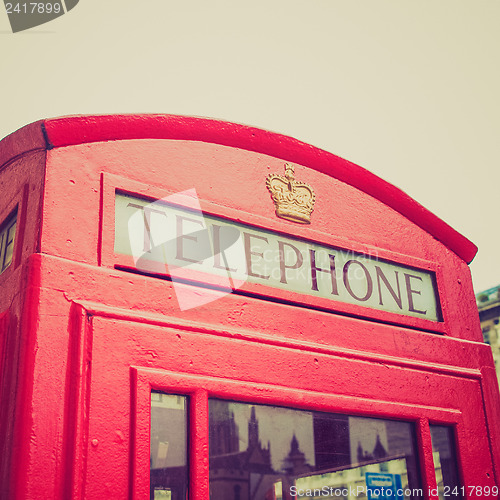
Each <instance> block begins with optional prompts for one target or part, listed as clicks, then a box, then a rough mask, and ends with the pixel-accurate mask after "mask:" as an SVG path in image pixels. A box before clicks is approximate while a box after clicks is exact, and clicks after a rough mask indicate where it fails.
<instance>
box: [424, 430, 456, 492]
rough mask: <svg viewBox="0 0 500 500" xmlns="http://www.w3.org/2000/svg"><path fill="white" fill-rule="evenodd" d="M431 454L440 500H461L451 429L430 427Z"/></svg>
mask: <svg viewBox="0 0 500 500" xmlns="http://www.w3.org/2000/svg"><path fill="white" fill-rule="evenodd" d="M430 428H431V439H432V454H433V457H434V470H435V472H436V483H437V485H438V494H439V498H440V500H445V499H448V498H449V499H462V492H461V489H460V481H459V480H458V467H457V459H456V454H455V445H454V444H455V443H454V438H453V428H452V427H447V426H444V425H431V426H430Z"/></svg>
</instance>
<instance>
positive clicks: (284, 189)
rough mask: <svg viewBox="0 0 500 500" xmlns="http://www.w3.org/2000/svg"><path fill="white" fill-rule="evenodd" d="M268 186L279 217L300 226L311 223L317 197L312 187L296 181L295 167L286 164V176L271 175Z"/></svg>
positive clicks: (267, 180)
mask: <svg viewBox="0 0 500 500" xmlns="http://www.w3.org/2000/svg"><path fill="white" fill-rule="evenodd" d="M266 186H267V189H269V192H270V193H271V197H272V199H273V201H274V205H275V208H276V215H277V216H278V217H281V218H282V219H286V220H290V221H292V222H298V223H299V224H310V223H311V212H312V211H313V209H314V201H315V198H316V195H315V194H314V191H313V189H312V187H311V186H309V185H308V184H305V183H304V182H298V181H296V180H295V176H294V166H293V165H291V164H290V163H285V175H284V176H283V175H278V174H269V175H268V176H267V179H266Z"/></svg>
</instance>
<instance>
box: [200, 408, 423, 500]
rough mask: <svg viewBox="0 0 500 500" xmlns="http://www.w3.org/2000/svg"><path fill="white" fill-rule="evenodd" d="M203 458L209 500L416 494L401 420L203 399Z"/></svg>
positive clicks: (409, 443)
mask: <svg viewBox="0 0 500 500" xmlns="http://www.w3.org/2000/svg"><path fill="white" fill-rule="evenodd" d="M209 456H210V498H211V499H212V500H250V499H252V500H289V499H290V500H291V499H292V498H293V499H295V498H296V497H297V498H314V497H316V498H317V497H318V496H321V498H336V499H346V500H347V499H350V498H356V499H358V500H363V499H367V498H375V497H376V495H377V493H378V498H379V499H384V498H386V497H390V498H392V499H395V500H413V499H420V498H423V492H422V490H421V486H420V480H419V474H418V464H417V459H416V452H415V438H414V430H413V425H412V424H410V423H407V422H399V421H393V420H381V419H375V418H362V417H351V416H348V415H340V414H330V413H322V412H312V411H303V410H294V409H289V408H280V407H275V406H264V405H252V404H244V403H235V402H230V401H221V400H215V399H211V400H210V401H209ZM381 488H382V489H381ZM388 490H391V491H388ZM409 490H412V491H409ZM308 491H309V492H310V493H311V494H310V495H308ZM314 491H316V493H315V496H314ZM384 495H385V496H384Z"/></svg>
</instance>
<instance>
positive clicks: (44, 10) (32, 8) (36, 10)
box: [5, 2, 62, 14]
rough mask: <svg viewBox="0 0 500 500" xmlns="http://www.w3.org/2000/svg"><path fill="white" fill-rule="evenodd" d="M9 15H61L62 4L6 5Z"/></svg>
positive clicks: (31, 3) (25, 3) (28, 3)
mask: <svg viewBox="0 0 500 500" xmlns="http://www.w3.org/2000/svg"><path fill="white" fill-rule="evenodd" d="M5 8H6V9H7V14H59V13H60V12H61V11H62V6H61V3H60V2H54V3H51V2H23V3H6V4H5Z"/></svg>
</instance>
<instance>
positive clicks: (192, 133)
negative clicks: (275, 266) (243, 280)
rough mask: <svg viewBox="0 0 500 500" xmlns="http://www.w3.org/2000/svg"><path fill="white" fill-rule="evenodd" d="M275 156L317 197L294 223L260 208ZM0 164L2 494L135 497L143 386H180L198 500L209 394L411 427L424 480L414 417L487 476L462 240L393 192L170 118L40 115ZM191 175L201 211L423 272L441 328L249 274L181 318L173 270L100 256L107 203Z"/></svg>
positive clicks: (145, 427)
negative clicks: (1, 243) (6, 260)
mask: <svg viewBox="0 0 500 500" xmlns="http://www.w3.org/2000/svg"><path fill="white" fill-rule="evenodd" d="M282 160H287V161H292V162H295V163H297V164H299V167H298V170H299V171H300V172H298V174H297V175H299V174H300V177H301V178H302V176H304V177H305V179H304V180H305V181H306V182H308V183H311V185H313V186H314V188H315V189H316V190H317V195H318V196H317V197H318V201H317V206H316V208H315V211H314V212H313V219H312V224H311V225H310V226H299V225H294V224H293V223H290V222H287V221H283V220H281V219H277V218H276V216H275V215H274V207H273V205H272V202H271V199H270V197H269V194H268V193H267V191H266V188H265V183H263V182H262V181H263V180H265V177H266V175H267V174H268V173H269V172H274V171H279V169H282V165H283V163H282ZM0 165H1V166H0V181H2V182H3V185H5V186H9V187H8V188H7V192H6V197H5V200H6V204H5V206H2V207H0V217H2V218H0V223H1V222H2V220H3V218H5V217H7V216H8V214H10V213H11V212H12V210H13V209H15V207H16V206H17V207H18V229H17V234H16V242H15V245H16V246H15V253H14V262H13V263H12V265H11V266H10V267H9V269H7V270H6V271H5V272H4V273H3V274H2V275H0V287H2V288H1V289H2V293H0V335H1V338H0V342H3V344H2V343H0V368H1V369H2V371H1V372H0V373H2V377H3V378H2V379H1V383H2V385H1V386H0V395H1V398H2V399H1V401H2V410H1V412H0V419H1V420H2V421H1V422H0V447H1V448H2V449H1V450H0V456H1V457H2V458H1V462H0V492H1V494H4V496H6V497H7V498H9V499H10V498H12V499H31V498H33V499H34V498H41V497H43V498H72V499H78V498H80V499H83V498H85V499H93V498H95V499H97V498H99V499H100V498H113V497H117V498H126V497H127V496H129V497H130V498H148V496H149V480H148V477H149V468H148V467H149V459H148V456H149V425H150V424H149V422H150V395H149V394H150V392H151V390H152V389H157V390H162V391H167V392H172V393H175V394H185V395H188V396H189V398H190V405H189V408H190V410H189V411H190V417H189V418H190V422H191V429H192V432H191V435H190V436H191V447H190V474H191V486H190V490H191V498H192V499H195V500H206V499H207V498H208V486H209V484H208V398H209V397H220V398H226V399H232V400H239V401H248V402H255V403H259V402H260V403H265V404H273V405H282V406H290V407H294V408H304V409H311V410H321V411H331V412H339V413H348V414H356V415H364V416H378V417H383V418H393V419H402V420H406V421H410V422H413V423H414V424H415V428H416V433H417V440H418V446H419V460H420V469H421V472H422V482H423V487H424V488H425V489H426V491H428V488H434V487H435V476H434V465H433V460H432V445H431V438H430V429H429V424H446V425H451V426H453V428H454V429H455V436H456V445H457V446H456V447H457V454H458V457H459V468H460V475H461V480H462V481H463V484H464V485H472V484H477V485H483V486H485V485H489V486H493V485H495V484H498V482H499V480H500V477H499V475H500V441H499V436H498V432H497V430H496V425H497V424H496V423H497V421H498V419H499V418H500V404H499V394H498V384H497V381H496V375H495V371H494V365H493V360H492V355H491V350H490V348H489V346H486V345H484V344H483V343H482V335H481V330H480V327H479V321H478V317H477V311H476V306H475V300H474V295H473V292H472V282H471V277H470V272H469V270H468V266H467V265H466V262H468V261H470V260H471V259H472V258H473V256H474V254H475V251H476V249H475V247H474V245H473V244H472V243H470V242H469V241H468V240H467V239H466V238H464V237H463V236H461V235H459V234H458V233H457V232H456V231H454V230H453V229H451V228H450V227H449V226H447V225H446V224H445V223H444V222H442V221H440V220H439V219H438V218H437V217H435V216H434V215H433V214H431V213H430V212H428V211H427V210H425V209H423V207H421V206H420V205H418V203H416V202H414V201H413V200H411V199H410V198H409V197H408V196H407V195H406V194H405V193H402V192H401V191H400V190H398V189H397V188H395V187H394V186H391V185H390V184H388V183H386V182H385V181H382V180H381V179H378V178H377V177H376V176H374V175H373V174H370V173H369V172H367V171H365V170H364V169H362V168H360V167H357V166H355V165H353V164H351V163H349V162H347V161H345V160H342V159H340V158H338V157H336V156H334V155H331V154H330V153H327V152H324V151H321V150H319V149H316V148H313V147H311V146H308V145H305V144H303V143H301V142H299V141H296V140H295V139H291V138H287V137H284V136H280V135H278V134H273V133H270V132H265V131H262V130H257V129H254V128H251V127H245V126H241V125H235V124H228V123H224V122H219V121H214V120H205V119H198V118H186V117H175V116H169V115H152V116H145V115H138V116H100V117H66V118H60V119H53V120H45V121H43V122H37V123H34V124H31V125H29V126H27V127H25V128H24V129H22V130H20V131H18V132H16V133H14V134H12V135H11V136H9V137H8V138H6V139H4V141H2V142H0ZM176 165H184V166H185V170H184V171H179V169H176ZM145 171H147V172H154V174H155V176H154V177H151V178H147V179H146V178H145V175H144V172H145ZM197 176H198V177H199V176H203V179H204V181H203V182H202V183H201V185H200V186H199V187H200V188H199V198H200V203H201V207H202V209H203V211H205V212H206V213H209V214H214V215H217V216H219V217H223V218H226V219H231V220H236V221H240V222H243V223H246V224H249V225H252V226H255V227H259V228H265V229H268V230H271V231H275V232H277V233H278V234H283V235H289V236H292V237H296V238H301V239H305V240H309V241H315V242H322V243H323V244H325V245H329V246H333V247H338V248H345V249H348V250H352V251H354V252H358V253H361V254H365V255H375V256H377V257H379V258H383V259H387V260H390V261H393V262H397V263H399V264H404V265H407V266H411V267H417V268H420V269H427V270H430V271H432V272H434V273H435V275H436V282H437V288H438V291H439V297H440V301H441V308H442V314H443V321H442V322H438V323H436V322H430V321H426V320H422V319H419V318H410V317H405V316H401V315H397V314H393V313H388V312H383V311H378V310H372V309H368V308H356V307H354V306H352V305H349V304H342V303H339V302H334V301H327V300H326V299H315V298H310V297H304V296H301V295H300V294H297V293H292V292H287V291H284V290H275V289H271V288H269V287H265V286H261V285H255V284H246V285H245V286H244V287H243V288H242V292H243V293H241V294H235V293H233V294H228V295H227V296H225V297H223V298H220V299H219V300H217V301H215V302H213V303H211V304H209V305H205V306H201V307H199V308H196V309H191V310H186V311H180V310H179V308H178V307H177V305H176V301H175V298H174V297H175V290H174V286H173V283H172V282H170V281H168V280H166V279H158V277H157V276H147V275H141V274H137V273H131V272H129V271H130V270H132V263H131V261H130V259H127V258H126V257H125V256H123V255H117V254H115V252H114V212H115V209H114V197H115V193H116V192H117V191H123V192H127V193H131V194H133V195H134V196H138V197H145V198H147V199H159V198H163V197H164V196H166V195H168V194H172V193H175V192H178V191H180V190H182V189H185V188H190V187H192V185H191V183H192V182H193V179H196V178H197ZM247 178H249V180H248V181H247V180H246V179H247ZM146 180H147V183H146V182H145V181H146ZM246 182H248V185H247V184H246ZM196 187H197V188H198V186H196ZM231 190H234V192H232V191H231ZM333 192H334V193H335V196H338V197H339V198H336V200H335V201H336V203H337V204H336V205H335V206H334V209H332V203H333V202H332V201H331V200H330V197H329V193H333ZM256 199H257V201H256ZM339 200H340V201H343V202H344V203H339ZM364 210H368V211H369V217H366V216H365V213H364V212H363V211H364ZM332 214H333V215H332ZM346 218H347V222H346V221H345V219H346ZM161 278H164V277H161ZM197 279H200V277H199V276H198V277H197ZM176 286H185V287H189V286H191V285H187V284H186V285H180V284H176ZM4 291H5V293H3V292H4ZM206 293H210V292H208V291H206ZM297 306H299V307H297ZM436 333H439V335H437V334H436ZM2 367H3V368H2ZM2 429H6V430H2ZM430 498H434V497H433V496H432V495H429V494H428V493H426V495H425V500H427V499H430ZM468 498H474V496H470V497H468ZM483 500H484V498H483Z"/></svg>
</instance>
